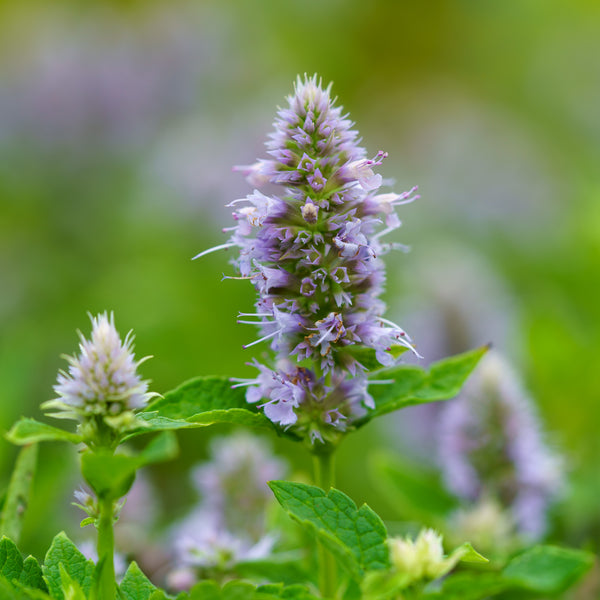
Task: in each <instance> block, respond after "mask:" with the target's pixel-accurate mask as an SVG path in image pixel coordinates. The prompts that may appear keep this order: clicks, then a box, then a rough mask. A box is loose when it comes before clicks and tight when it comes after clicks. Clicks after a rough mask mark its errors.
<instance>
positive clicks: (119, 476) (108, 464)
mask: <svg viewBox="0 0 600 600" xmlns="http://www.w3.org/2000/svg"><path fill="white" fill-rule="evenodd" d="M176 454H177V440H176V439H175V436H174V434H173V433H172V432H168V431H164V432H162V433H161V434H159V435H158V436H156V437H155V438H154V439H153V440H152V441H151V442H150V443H149V444H148V445H147V446H146V448H144V450H142V452H140V453H139V454H131V455H130V454H112V453H111V452H109V451H102V450H96V451H91V450H88V451H86V452H84V453H83V454H82V455H81V472H82V474H83V476H84V478H85V480H86V481H87V482H88V483H89V484H90V486H91V487H92V489H93V490H94V491H95V492H96V494H97V495H98V497H99V498H110V499H113V500H116V499H118V498H121V497H122V496H124V495H125V494H126V493H127V492H128V491H129V488H130V487H131V485H132V484H133V480H134V478H135V473H136V471H137V470H138V469H140V468H141V467H143V466H145V465H148V464H152V463H156V462H161V461H165V460H170V459H171V458H174V456H175V455H176Z"/></svg>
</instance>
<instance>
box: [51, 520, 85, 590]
mask: <svg viewBox="0 0 600 600" xmlns="http://www.w3.org/2000/svg"><path fill="white" fill-rule="evenodd" d="M60 565H63V567H64V569H65V570H66V572H67V573H68V574H69V576H70V577H71V579H73V581H75V582H77V583H78V584H79V585H80V586H81V589H82V590H83V592H84V593H85V594H88V593H89V590H90V588H91V586H92V582H93V575H94V563H93V562H92V561H91V560H88V559H86V558H85V556H84V555H83V554H82V553H81V552H80V551H79V550H78V548H77V546H75V544H74V543H73V542H72V541H71V540H70V539H69V538H68V537H67V536H66V534H65V533H64V532H61V533H59V534H58V535H57V536H55V538H54V539H53V540H52V545H51V546H50V549H49V550H48V552H47V553H46V559H45V561H44V566H43V567H42V572H43V574H44V579H45V580H46V584H47V585H48V590H49V591H50V594H51V596H52V597H53V598H56V599H57V600H64V597H65V596H64V594H63V590H62V581H61V576H60Z"/></svg>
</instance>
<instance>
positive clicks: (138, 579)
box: [119, 562, 157, 600]
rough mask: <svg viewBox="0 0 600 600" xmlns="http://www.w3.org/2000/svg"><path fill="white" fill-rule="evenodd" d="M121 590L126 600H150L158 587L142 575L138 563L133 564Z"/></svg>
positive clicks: (124, 578) (126, 574) (122, 583)
mask: <svg viewBox="0 0 600 600" xmlns="http://www.w3.org/2000/svg"><path fill="white" fill-rule="evenodd" d="M119 590H120V592H121V595H122V596H123V598H124V600H149V599H150V597H151V596H152V595H153V594H154V592H155V591H157V587H156V586H155V585H154V584H153V583H152V582H151V581H150V580H149V579H148V578H147V577H146V576H145V575H144V573H142V571H141V569H140V568H139V567H138V565H137V563H135V562H132V563H131V564H130V565H129V568H128V569H127V572H126V573H125V577H123V581H122V582H121V585H120V587H119Z"/></svg>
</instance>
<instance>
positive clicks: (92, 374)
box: [42, 313, 156, 442]
mask: <svg viewBox="0 0 600 600" xmlns="http://www.w3.org/2000/svg"><path fill="white" fill-rule="evenodd" d="M90 319H91V321H92V335H91V338H90V339H89V340H87V339H86V338H85V337H84V336H83V334H82V333H81V332H79V337H80V340H81V343H80V344H79V350H80V354H79V355H78V356H64V358H65V359H66V360H67V361H68V362H69V365H70V366H69V371H68V373H67V372H65V371H63V370H61V371H59V374H58V380H57V384H56V385H55V386H54V391H55V392H56V393H57V394H58V397H57V398H56V399H54V400H50V401H49V402H45V403H44V404H43V405H42V408H44V409H54V410H56V411H57V412H54V413H51V414H50V416H53V417H57V418H61V419H75V420H77V421H80V422H81V423H82V425H81V429H82V433H83V434H84V437H86V438H88V439H91V440H94V439H95V438H97V437H98V435H101V432H103V431H104V432H105V433H106V431H110V430H125V429H127V428H128V427H129V426H131V425H132V424H133V423H134V422H135V417H134V415H133V413H134V411H136V410H138V409H140V408H143V407H144V406H145V405H146V403H147V401H148V400H149V399H150V398H152V397H153V396H156V394H155V393H152V392H148V382H147V381H144V380H142V379H141V377H140V376H139V375H138V373H137V367H138V366H139V365H140V364H141V363H142V362H144V361H145V360H146V359H148V358H150V357H145V358H143V359H141V360H139V361H136V360H135V356H134V354H133V335H132V333H131V332H129V333H128V334H127V336H126V337H125V340H124V341H121V338H120V337H119V333H118V332H117V330H116V328H115V323H114V315H113V314H112V313H111V314H110V316H108V315H107V314H106V313H103V314H100V315H98V316H97V317H93V316H92V315H90ZM106 441H107V440H105V442H106ZM95 442H98V439H95Z"/></svg>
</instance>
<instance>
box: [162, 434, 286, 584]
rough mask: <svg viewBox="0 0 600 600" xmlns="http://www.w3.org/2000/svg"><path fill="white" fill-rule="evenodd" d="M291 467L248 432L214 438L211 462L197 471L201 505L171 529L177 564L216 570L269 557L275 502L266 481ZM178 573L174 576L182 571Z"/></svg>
mask: <svg viewBox="0 0 600 600" xmlns="http://www.w3.org/2000/svg"><path fill="white" fill-rule="evenodd" d="M286 470H287V467H286V464H285V463H284V462H283V461H282V460H281V459H279V458H277V457H275V456H273V454H272V452H271V449H270V447H269V446H268V445H267V444H266V443H265V442H264V441H263V440H261V439H260V438H257V437H255V436H253V435H251V434H249V433H246V432H238V433H236V434H234V435H231V436H228V437H226V438H215V439H213V440H212V443H211V448H210V460H209V461H207V462H206V463H204V464H202V465H200V466H198V467H197V468H196V469H195V470H194V472H193V480H194V483H195V486H196V489H197V490H198V493H199V494H200V498H201V500H200V503H199V504H198V506H197V507H196V508H195V509H194V510H193V511H192V513H191V514H190V515H189V516H188V517H186V518H185V519H184V520H183V521H182V522H181V523H180V524H179V525H178V526H177V527H175V529H174V530H173V532H172V540H173V550H174V553H175V555H176V558H177V561H178V564H179V565H180V566H183V567H185V568H188V567H193V568H198V569H200V571H201V572H204V573H206V572H211V573H212V570H213V569H216V570H217V571H219V572H223V571H227V570H228V569H230V568H231V567H232V566H233V565H235V563H237V562H240V561H242V560H250V559H258V558H264V557H266V556H268V555H269V554H270V553H271V551H272V548H273V545H274V543H275V541H276V537H274V536H273V535H269V534H267V532H266V517H267V515H266V513H267V509H268V507H269V505H270V504H271V503H272V502H273V497H272V494H271V491H270V490H269V488H268V486H267V481H269V480H271V479H281V478H282V477H284V476H285V473H286ZM174 573H175V575H174V577H175V579H178V578H179V576H180V575H181V571H174Z"/></svg>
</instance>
